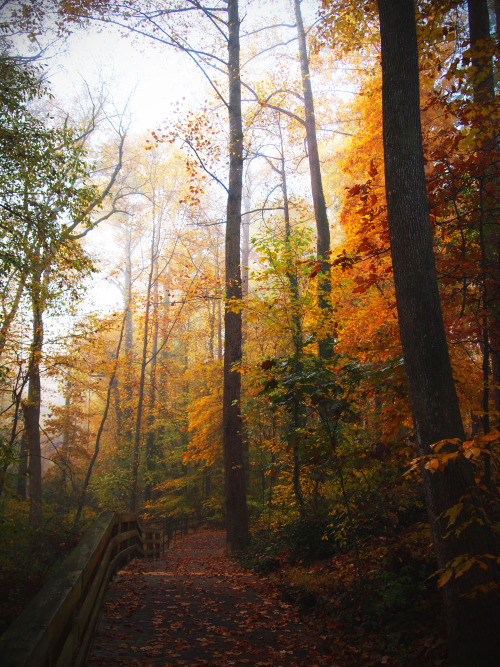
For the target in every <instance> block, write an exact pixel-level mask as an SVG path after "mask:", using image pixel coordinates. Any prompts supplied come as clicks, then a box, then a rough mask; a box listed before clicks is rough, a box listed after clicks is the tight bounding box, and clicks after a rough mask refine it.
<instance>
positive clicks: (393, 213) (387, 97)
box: [378, 0, 500, 667]
mask: <svg viewBox="0 0 500 667" xmlns="http://www.w3.org/2000/svg"><path fill="white" fill-rule="evenodd" d="M378 8H379V17H380V34H381V47H382V100H383V132H384V157H385V181H386V183H385V184H386V196H387V208H388V219H389V232H390V241H391V255H392V263H393V268H394V283H395V289H396V301H397V308H398V318H399V328H400V335H401V343H402V346H403V354H404V359H405V368H406V375H407V380H408V389H409V395H410V403H411V409H412V414H413V422H414V426H415V434H416V439H417V447H418V453H419V455H425V454H428V453H429V452H430V446H431V445H432V444H433V443H436V442H438V441H440V440H443V439H446V438H459V439H463V436H464V433H463V427H462V422H461V417H460V411H459V407H458V400H457V396H456V392H455V385H454V381H453V377H452V373H451V365H450V361H449V356H448V348H447V343H446V336H445V331H444V325H443V319H442V313H441V304H440V299H439V292H438V286H437V277H436V269H435V264H434V255H433V248H432V234H431V227H430V220H429V211H428V200H427V193H426V183H425V174H424V156H423V149H422V137H421V125H420V100H419V72H418V46H417V38H416V26H415V8H414V4H413V0H378ZM424 492H425V498H426V504H427V509H428V514H429V520H430V523H431V529H432V533H433V539H434V548H435V551H436V556H437V561H438V565H439V567H440V568H443V567H445V566H446V565H447V563H448V562H449V561H450V560H451V559H453V558H455V557H458V556H461V555H463V554H470V555H472V556H474V555H479V554H486V553H491V548H492V545H491V543H490V535H489V533H488V531H487V529H485V528H484V527H483V526H481V525H480V524H478V523H477V522H473V523H472V524H471V525H469V526H468V527H465V528H464V529H463V531H462V532H461V533H460V534H459V535H458V536H457V535H456V534H455V533H454V532H452V534H451V535H450V536H449V537H445V534H446V532H447V531H446V525H447V521H446V520H445V519H444V518H442V516H441V515H442V512H444V511H445V510H447V509H449V508H451V507H452V506H455V505H456V504H457V503H459V502H460V501H462V500H464V499H465V500H467V499H468V498H470V497H471V496H472V495H473V494H474V492H475V485H474V477H473V474H472V469H471V467H470V466H469V465H468V463H466V462H465V460H462V461H460V462H458V463H455V464H449V465H447V466H446V468H445V470H444V471H442V472H436V473H434V474H432V475H431V474H430V473H428V472H426V473H425V474H424ZM466 518H470V517H466V516H461V518H460V520H459V523H460V522H461V521H463V520H465V519H466ZM492 577H493V575H492V573H490V572H483V571H482V570H479V569H478V568H477V567H472V568H471V569H470V570H469V571H468V572H467V573H466V574H464V575H462V576H461V577H459V578H454V577H452V578H451V580H450V581H449V582H448V583H447V584H445V586H444V588H443V594H444V603H445V616H446V623H447V630H448V649H449V660H450V664H452V665H463V666H464V667H465V666H468V667H470V666H471V665H475V666H476V667H479V666H480V665H493V664H500V650H499V638H500V633H499V632H498V618H499V615H498V606H497V601H496V598H495V597H494V596H492V595H486V594H483V593H478V594H477V595H476V596H475V597H474V598H466V597H463V594H465V593H468V592H470V591H471V589H472V588H474V586H476V585H481V584H484V583H487V582H491V580H492Z"/></svg>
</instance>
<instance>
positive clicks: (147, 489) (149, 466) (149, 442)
mask: <svg viewBox="0 0 500 667" xmlns="http://www.w3.org/2000/svg"><path fill="white" fill-rule="evenodd" d="M152 320H153V322H152V327H153V335H152V341H151V368H150V371H149V405H148V421H147V429H146V482H145V485H144V499H145V500H151V494H152V489H153V481H152V476H153V473H154V470H155V466H156V461H155V455H156V441H157V432H156V417H155V407H156V367H157V356H158V335H159V322H158V244H157V247H156V251H155V258H154V275H153V317H152Z"/></svg>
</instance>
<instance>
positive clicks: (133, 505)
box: [130, 223, 156, 513]
mask: <svg viewBox="0 0 500 667" xmlns="http://www.w3.org/2000/svg"><path fill="white" fill-rule="evenodd" d="M155 232H156V227H155V224H154V223H153V238H152V241H151V263H150V268H149V275H148V287H147V290H146V313H145V315H144V330H143V342H142V356H141V374H140V378H139V395H138V398H137V412H136V418H135V432H134V449H133V456H132V488H131V493H130V511H131V512H133V513H135V512H137V507H138V494H139V461H140V453H141V423H142V412H143V407H144V405H143V404H144V388H145V384H146V368H147V365H148V335H149V314H150V312H151V291H152V288H153V277H154V274H155V264H156V262H155V259H156V235H155Z"/></svg>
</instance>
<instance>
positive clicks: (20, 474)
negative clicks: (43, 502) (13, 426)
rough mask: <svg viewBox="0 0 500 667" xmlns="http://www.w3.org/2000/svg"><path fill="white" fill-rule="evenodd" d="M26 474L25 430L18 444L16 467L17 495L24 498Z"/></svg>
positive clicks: (26, 447)
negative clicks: (17, 463)
mask: <svg viewBox="0 0 500 667" xmlns="http://www.w3.org/2000/svg"><path fill="white" fill-rule="evenodd" d="M27 475H28V441H27V438H26V431H24V432H23V434H22V435H21V442H20V444H19V465H18V468H17V487H16V492H17V495H18V496H19V497H20V498H22V499H23V500H26V491H27V488H26V487H27V484H26V480H27Z"/></svg>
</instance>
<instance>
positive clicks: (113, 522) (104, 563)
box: [0, 512, 144, 667]
mask: <svg viewBox="0 0 500 667" xmlns="http://www.w3.org/2000/svg"><path fill="white" fill-rule="evenodd" d="M143 553H144V552H143V544H142V529H141V526H140V524H139V522H138V520H137V517H136V516H135V515H134V514H125V513H123V514H114V513H112V512H106V513H105V514H102V515H101V516H100V517H99V518H98V519H97V520H96V522H95V523H94V524H93V526H92V527H91V528H90V529H89V531H88V532H87V533H86V534H85V535H84V536H83V537H82V539H81V540H80V543H79V544H78V546H77V547H76V548H75V549H74V550H73V552H72V553H71V554H70V555H69V556H68V558H67V559H66V560H65V561H64V563H63V564H62V565H61V567H60V568H59V570H58V571H57V572H56V573H55V574H54V575H53V577H52V578H51V579H50V580H49V581H48V582H47V583H46V584H45V586H44V587H43V589H42V590H41V591H40V593H39V594H38V595H37V596H36V597H35V598H34V600H33V601H32V602H31V603H30V604H29V605H28V607H26V609H25V610H24V611H23V612H22V613H21V615H20V616H19V617H18V618H17V620H16V621H15V622H14V623H13V624H12V625H11V626H10V628H9V629H8V630H7V631H6V632H5V634H4V635H3V636H2V637H1V638H0V665H2V667H21V666H22V667H31V666H32V667H79V666H80V665H83V664H84V661H85V657H86V654H87V651H88V648H89V646H90V642H91V640H92V633H93V631H94V626H95V623H96V620H97V616H98V613H99V610H100V607H101V604H102V599H103V597H104V593H105V591H106V587H107V584H108V582H109V580H110V579H111V577H112V576H113V574H114V572H115V571H116V569H117V568H118V566H119V565H121V564H123V563H124V562H125V561H127V560H129V559H130V558H132V557H134V556H142V555H143Z"/></svg>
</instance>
